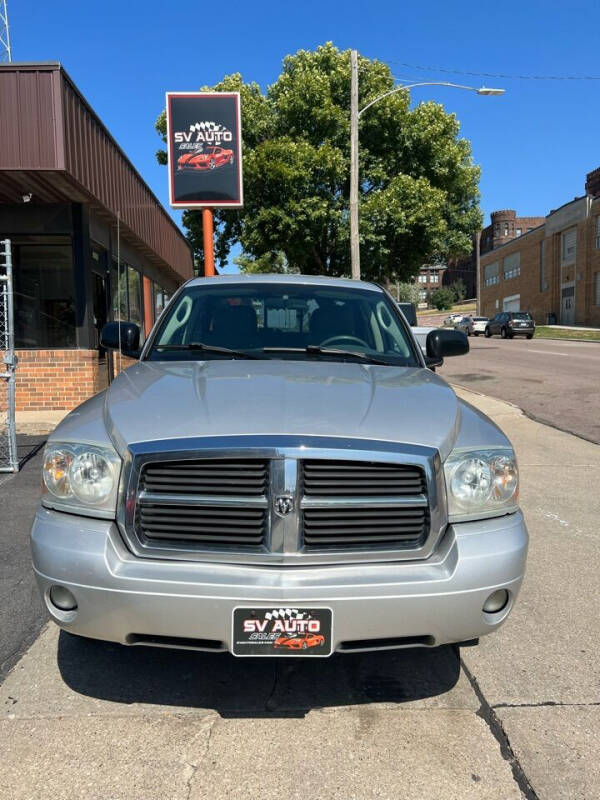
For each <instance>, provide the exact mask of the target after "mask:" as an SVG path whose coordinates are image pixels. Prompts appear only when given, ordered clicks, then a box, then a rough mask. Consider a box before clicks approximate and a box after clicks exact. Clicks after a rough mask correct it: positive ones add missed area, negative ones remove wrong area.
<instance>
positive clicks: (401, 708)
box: [0, 351, 600, 800]
mask: <svg viewBox="0 0 600 800" xmlns="http://www.w3.org/2000/svg"><path fill="white" fill-rule="evenodd" d="M491 352H494V351H491ZM457 361H458V359H457ZM459 393H462V394H463V395H464V394H466V396H467V397H466V399H468V400H469V401H470V402H472V403H473V404H474V405H476V406H477V407H479V408H481V410H482V411H484V412H485V413H487V414H489V415H490V416H491V417H492V418H493V419H494V420H495V421H496V422H497V423H498V424H499V425H500V426H501V427H502V428H503V429H504V430H505V431H506V433H507V434H508V435H509V436H510V438H511V440H512V441H513V443H514V446H515V448H516V450H517V454H518V456H519V461H520V472H521V476H522V492H521V502H522V507H523V510H524V512H525V515H526V518H527V523H528V527H529V531H530V535H531V547H530V556H529V561H528V568H527V576H526V580H525V583H524V586H523V590H522V593H521V596H520V598H519V601H518V603H517V606H516V608H515V610H514V612H513V614H512V615H511V617H510V619H509V621H508V622H507V624H506V625H505V626H503V627H502V628H501V629H500V630H499V631H498V632H497V633H495V634H494V635H493V636H490V637H485V638H483V639H482V640H481V643H480V645H479V646H478V647H464V648H461V649H460V652H459V651H457V650H456V649H455V648H453V647H443V648H440V649H439V650H431V651H430V650H406V651H395V652H388V653H368V654H349V655H345V656H341V655H335V656H333V657H332V658H331V659H327V660H324V661H320V660H319V663H315V661H313V660H311V659H308V660H298V661H293V662H288V661H286V662H283V663H282V662H279V661H275V662H274V661H263V660H262V659H249V660H248V659H236V658H233V657H232V656H229V655H212V654H202V653H193V652H185V651H168V650H153V649H145V648H139V649H138V648H127V647H121V646H119V645H112V644H107V643H102V642H93V641H86V640H82V639H78V638H76V637H71V636H68V635H65V634H64V633H63V634H59V632H58V630H57V629H56V627H55V626H54V625H50V626H49V627H47V628H45V629H44V630H43V631H42V633H41V635H40V636H39V637H38V638H37V639H36V641H35V642H34V644H33V645H32V647H31V648H30V649H29V650H28V651H27V653H25V655H24V656H23V657H22V658H21V660H20V661H19V663H18V664H17V665H16V666H15V668H14V669H13V670H12V672H11V673H10V674H9V675H8V676H7V677H6V678H5V680H4V682H3V683H2V685H0V709H2V714H1V715H0V786H2V792H1V793H0V794H2V797H6V798H7V800H8V799H10V800H25V798H27V800H32V799H35V800H46V798H48V797H55V798H57V800H106V798H111V800H167V799H168V800H204V798H208V797H210V798H211V800H212V799H214V800H221V798H223V799H225V798H229V799H230V800H238V798H241V797H244V798H247V799H248V800H255V799H256V800H258V799H259V798H260V800H269V798H280V797H286V798H290V800H301V799H303V798H306V797H307V796H310V797H316V798H319V800H340V798H348V800H371V799H372V800H375V798H377V799H378V800H382V798H385V799H387V800H405V799H406V800H408V798H423V800H428V798H442V797H443V798H444V800H469V799H470V798H474V799H475V800H511V799H513V798H514V800H519V798H527V799H528V800H536V798H540V800H563V798H564V799H565V800H591V798H595V797H598V796H599V795H598V787H599V786H600V761H599V759H598V752H599V741H600V733H599V731H600V703H599V695H598V686H599V684H600V663H599V661H598V658H597V647H598V641H599V639H600V596H599V595H598V591H597V563H598V556H597V553H598V544H597V519H598V516H599V515H600V500H599V496H598V493H597V492H593V491H591V488H590V487H592V486H597V485H598V484H599V483H600V448H599V447H598V446H597V445H595V444H592V443H590V442H585V441H582V440H581V439H578V438H577V437H574V436H572V435H570V434H567V433H563V432H561V431H557V430H554V429H553V428H549V427H547V426H544V425H541V424H539V423H538V422H535V421H533V420H531V419H528V418H527V417H526V416H524V415H523V414H521V413H520V412H519V410H518V409H516V408H514V407H512V406H509V405H507V404H506V403H503V402H501V401H498V400H496V399H494V398H487V397H482V396H479V395H473V394H470V393H465V392H464V391H462V390H459ZM30 463H31V468H32V470H33V469H34V468H35V472H36V473H37V469H38V467H39V465H38V464H34V463H33V462H30ZM23 475H25V473H23ZM19 477H20V476H19ZM23 481H24V482H23V483H22V484H19V483H18V482H17V480H16V479H11V491H10V493H9V494H8V495H7V493H6V492H4V493H3V494H2V496H1V497H0V502H2V507H3V509H4V508H5V507H6V505H5V504H6V499H7V497H8V498H9V500H10V502H11V503H12V504H13V509H14V507H15V505H19V506H22V513H16V514H14V516H13V517H11V523H10V525H11V527H10V535H11V537H12V541H14V547H15V552H19V553H20V554H21V555H20V556H19V559H17V561H19V562H20V563H21V565H22V563H23V553H24V548H26V542H27V535H28V527H29V525H28V522H29V515H30V508H31V504H32V503H35V502H37V495H38V490H37V487H36V486H35V482H34V480H33V478H32V477H31V476H27V477H26V478H23ZM25 481H26V482H27V486H26V485H25ZM0 489H3V490H5V489H6V485H4V486H3V487H0ZM17 561H15V560H13V562H12V563H13V566H14V565H15V564H16V563H17ZM20 577H21V580H22V581H23V584H24V585H29V584H28V581H29V576H28V573H23V574H22V575H21V576H20ZM17 583H18V582H17V576H15V583H14V587H13V588H14V589H15V598H14V602H13V604H12V609H13V611H12V613H14V614H17V613H18V612H19V607H20V606H22V605H23V604H27V603H28V602H30V603H32V608H33V611H34V612H35V608H37V606H36V604H35V600H34V598H33V595H30V594H29V593H28V592H27V593H25V594H23V592H22V591H21V589H19V588H18V585H17ZM9 588H11V587H10V586H9ZM17 592H20V594H18V593H17ZM7 597H8V593H5V594H4V597H3V600H4V602H6V599H7ZM34 616H35V613H34ZM0 622H1V623H2V626H3V628H2V630H3V632H4V624H5V618H2V620H0Z"/></svg>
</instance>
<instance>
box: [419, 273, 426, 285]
mask: <svg viewBox="0 0 600 800" xmlns="http://www.w3.org/2000/svg"><path fill="white" fill-rule="evenodd" d="M419 283H427V275H425V274H420V275H419Z"/></svg>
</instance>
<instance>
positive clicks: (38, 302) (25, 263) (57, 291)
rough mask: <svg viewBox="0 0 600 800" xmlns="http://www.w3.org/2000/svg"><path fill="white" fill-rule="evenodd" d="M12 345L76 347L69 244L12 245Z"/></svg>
mask: <svg viewBox="0 0 600 800" xmlns="http://www.w3.org/2000/svg"><path fill="white" fill-rule="evenodd" d="M14 264H15V271H14V275H15V345H16V346H17V347H22V348H38V347H40V348H43V347H47V348H53V347H56V348H62V347H75V344H76V334H75V285H74V280H73V260H72V250H71V246H70V245H53V244H28V245H15V247H14Z"/></svg>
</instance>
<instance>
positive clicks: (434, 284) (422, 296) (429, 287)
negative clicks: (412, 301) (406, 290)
mask: <svg viewBox="0 0 600 800" xmlns="http://www.w3.org/2000/svg"><path fill="white" fill-rule="evenodd" d="M445 272H446V265H445V264H431V265H430V266H426V267H421V269H420V270H419V272H418V274H417V275H415V278H414V281H413V282H414V283H415V285H416V286H418V288H419V301H420V302H421V303H425V302H426V300H427V295H428V294H429V292H432V291H433V290H434V289H439V288H440V286H442V283H443V280H444V273H445Z"/></svg>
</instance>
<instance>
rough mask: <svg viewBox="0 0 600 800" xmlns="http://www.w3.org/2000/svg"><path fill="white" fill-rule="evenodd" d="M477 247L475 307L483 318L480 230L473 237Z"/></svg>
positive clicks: (478, 314)
mask: <svg viewBox="0 0 600 800" xmlns="http://www.w3.org/2000/svg"><path fill="white" fill-rule="evenodd" d="M473 243H474V245H475V290H476V293H477V303H476V305H475V309H476V313H477V316H478V317H480V316H481V275H480V274H479V273H480V271H481V231H480V230H478V231H477V233H476V234H475V235H474V236H473Z"/></svg>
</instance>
